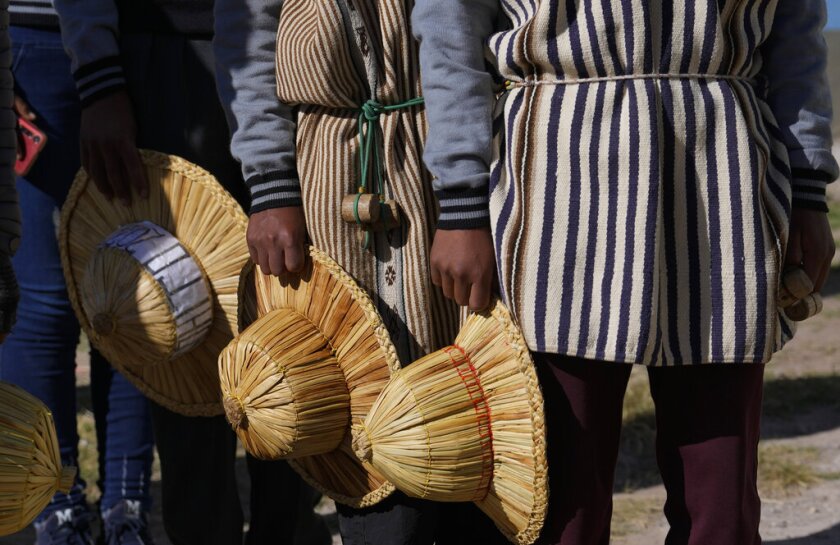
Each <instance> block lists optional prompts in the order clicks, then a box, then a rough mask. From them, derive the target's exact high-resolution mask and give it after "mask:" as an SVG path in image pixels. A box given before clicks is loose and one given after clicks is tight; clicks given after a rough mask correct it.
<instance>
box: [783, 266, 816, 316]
mask: <svg viewBox="0 0 840 545" xmlns="http://www.w3.org/2000/svg"><path fill="white" fill-rule="evenodd" d="M813 291H814V283H813V282H811V279H810V278H808V275H807V274H806V273H805V271H804V270H802V269H800V268H799V267H796V268H792V269H788V270H787V271H785V272H784V273H783V274H782V282H781V286H779V300H778V303H779V306H780V307H782V308H788V307H791V306H793V305H795V304H796V303H798V302H799V301H801V300H802V299H805V298H806V297H808V296H809V295H811V293H812V292H813Z"/></svg>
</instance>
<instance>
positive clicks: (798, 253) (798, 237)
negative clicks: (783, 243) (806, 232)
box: [785, 229, 813, 280]
mask: <svg viewBox="0 0 840 545" xmlns="http://www.w3.org/2000/svg"><path fill="white" fill-rule="evenodd" d="M801 264H802V233H801V231H799V229H791V230H790V238H789V239H788V246H787V252H786V253H785V265H786V266H788V267H798V266H800V265H801ZM812 280H813V279H812Z"/></svg>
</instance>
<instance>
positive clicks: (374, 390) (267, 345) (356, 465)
mask: <svg viewBox="0 0 840 545" xmlns="http://www.w3.org/2000/svg"><path fill="white" fill-rule="evenodd" d="M310 257H311V259H310V260H309V263H308V264H307V268H306V270H305V272H304V273H303V274H302V275H300V276H295V277H288V278H277V277H273V276H266V275H263V274H262V273H260V272H259V271H255V270H254V269H253V268H251V269H249V270H248V271H246V273H245V274H243V281H242V287H241V291H242V301H243V302H242V308H243V312H242V314H243V317H242V325H247V324H250V325H249V326H248V327H247V328H246V329H245V331H243V333H242V334H241V335H240V336H239V337H237V338H236V339H235V340H234V341H233V342H231V343H230V345H228V347H227V348H226V349H225V350H224V351H223V352H222V354H221V356H220V357H219V375H220V378H221V385H222V391H223V393H224V405H225V409H226V412H227V417H228V420H229V421H230V422H231V425H232V426H233V428H234V430H235V431H236V433H237V435H238V436H239V438H240V439H241V441H242V443H243V444H244V445H245V448H246V449H247V450H248V452H250V453H251V454H253V455H254V456H257V457H258V458H262V459H267V460H276V459H280V458H284V459H288V460H289V462H290V464H291V465H292V467H294V468H295V469H296V470H297V471H298V472H299V473H300V474H301V475H302V476H303V477H304V478H305V479H306V480H307V481H308V482H309V483H310V484H312V485H313V486H315V487H316V488H318V489H319V490H321V491H322V492H324V493H325V494H327V495H328V496H330V497H331V498H333V499H334V500H335V501H338V502H340V503H344V504H346V505H350V506H353V507H366V506H370V505H373V504H375V503H377V502H378V501H380V500H382V499H384V498H385V497H387V496H388V495H389V494H390V493H391V492H393V491H394V486H393V485H392V484H391V483H389V482H387V481H386V480H385V479H384V478H382V477H381V476H380V475H379V474H378V473H377V472H376V470H374V469H373V468H372V467H371V466H370V465H369V464H367V463H363V462H361V461H360V460H359V459H358V458H356V456H355V455H354V454H353V451H352V447H351V436H350V433H349V430H350V424H351V422H360V421H361V420H362V419H363V418H364V417H365V416H366V415H367V413H368V410H369V409H370V407H371V405H372V404H373V402H374V401H375V400H376V398H377V396H378V395H379V393H380V392H381V391H382V388H384V387H385V385H386V384H387V383H388V380H389V379H390V377H391V375H392V373H394V372H396V370H397V369H399V360H398V358H397V354H396V350H395V348H394V346H393V345H392V344H391V340H390V337H389V336H388V332H387V330H386V328H385V326H384V324H383V323H382V320H381V319H380V317H379V314H378V313H377V312H376V309H375V307H374V305H373V302H372V301H371V300H370V298H369V297H368V296H367V294H366V293H365V292H364V291H362V289H361V288H359V287H358V286H357V285H356V283H355V282H354V281H353V280H352V279H351V278H350V276H348V275H347V274H346V273H345V272H344V271H343V270H342V269H341V267H339V265H338V264H337V263H335V262H334V261H333V260H332V259H330V258H329V257H328V256H327V255H326V254H324V253H322V252H320V251H318V250H316V249H310ZM257 317H258V318H257ZM255 318H257V319H256V320H255V321H254V319H255ZM251 322H253V323H251Z"/></svg>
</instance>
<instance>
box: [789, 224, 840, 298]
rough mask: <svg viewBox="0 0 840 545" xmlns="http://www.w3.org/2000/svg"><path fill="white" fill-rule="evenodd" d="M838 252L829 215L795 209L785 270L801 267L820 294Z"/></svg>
mask: <svg viewBox="0 0 840 545" xmlns="http://www.w3.org/2000/svg"><path fill="white" fill-rule="evenodd" d="M835 249H836V248H835V244H834V237H833V236H832V234H831V226H830V225H829V223H828V215H827V214H825V213H824V212H819V211H816V210H808V209H804V208H794V209H793V213H792V215H791V222H790V240H789V241H788V247H787V255H786V257H785V267H793V266H796V267H802V269H804V270H805V274H807V275H808V278H810V279H811V281H812V282H813V283H814V291H815V292H819V291H820V290H821V289H822V287H823V285H824V284H825V281H826V280H827V279H828V273H829V271H830V269H831V260H832V258H833V257H834V251H835Z"/></svg>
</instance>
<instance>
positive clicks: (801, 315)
mask: <svg viewBox="0 0 840 545" xmlns="http://www.w3.org/2000/svg"><path fill="white" fill-rule="evenodd" d="M822 309H823V300H822V296H821V295H820V294H819V293H812V294H810V295H807V296H806V297H805V298H804V299H802V300H801V301H799V302H798V303H796V304H794V305H792V306H790V307H788V308H786V309H785V314H787V317H788V318H790V319H791V320H793V321H794V322H803V321H805V320H807V319H808V318H811V317H813V316H816V315H817V314H819V313H820V312H822Z"/></svg>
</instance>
